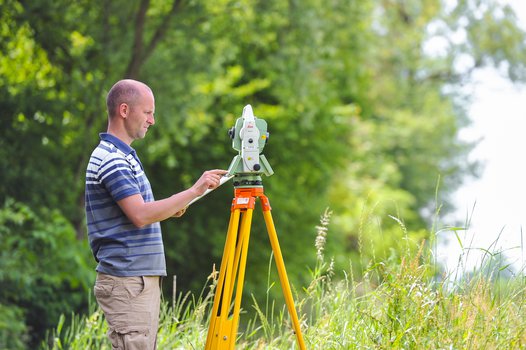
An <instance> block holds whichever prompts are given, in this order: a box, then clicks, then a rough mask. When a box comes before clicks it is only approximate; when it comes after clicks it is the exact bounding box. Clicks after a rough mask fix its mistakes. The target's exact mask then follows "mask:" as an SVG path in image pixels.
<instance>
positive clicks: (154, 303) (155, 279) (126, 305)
mask: <svg viewBox="0 0 526 350" xmlns="http://www.w3.org/2000/svg"><path fill="white" fill-rule="evenodd" d="M94 292H95V298H96V299H97V302H98V304H99V306H100V307H101V309H102V311H103V312H104V316H105V317H106V321H107V322H108V328H109V330H108V338H109V339H110V341H111V344H112V349H114V350H115V349H118V350H154V349H156V346H157V330H158V327H159V309H160V303H161V288H160V277H159V276H140V277H116V276H110V275H106V274H102V273H98V274H97V280H96V281H95V287H94Z"/></svg>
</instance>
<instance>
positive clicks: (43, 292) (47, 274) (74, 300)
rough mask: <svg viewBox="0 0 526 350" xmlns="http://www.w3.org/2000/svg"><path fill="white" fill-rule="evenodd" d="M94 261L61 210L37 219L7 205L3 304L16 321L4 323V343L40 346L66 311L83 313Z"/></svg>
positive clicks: (1, 248)
mask: <svg viewBox="0 0 526 350" xmlns="http://www.w3.org/2000/svg"><path fill="white" fill-rule="evenodd" d="M90 258H91V257H90V256H89V254H88V253H87V252H86V246H85V245H84V244H83V242H79V241H77V240H76V239H75V233H74V230H73V229H72V227H71V224H70V223H69V222H68V221H67V220H66V219H65V218H64V217H63V216H62V215H60V213H59V212H58V211H57V210H47V209H42V210H41V211H40V212H39V213H38V214H37V213H35V212H34V211H33V210H31V209H30V208H29V207H28V206H26V205H24V204H22V203H17V202H15V201H13V200H7V201H6V202H5V203H4V206H3V207H2V208H1V209H0V283H1V284H2V290H1V291H0V305H2V306H1V308H2V310H5V312H6V314H5V315H6V317H8V316H9V315H10V316H11V317H12V318H11V319H10V321H9V322H7V320H6V319H3V320H2V327H1V328H2V332H1V335H2V339H1V340H0V343H2V344H6V346H7V347H8V348H13V349H22V348H23V346H22V345H24V344H25V343H26V344H33V345H34V344H35V342H37V341H39V340H40V339H42V337H43V334H44V332H45V330H46V329H48V328H50V327H51V326H53V325H55V324H56V321H57V319H58V317H59V316H60V314H61V313H62V312H63V311H64V310H65V309H69V310H72V311H75V312H80V311H82V310H83V309H84V308H85V306H86V301H85V297H84V296H85V295H87V292H88V290H89V288H90V285H91V280H92V279H93V273H92V267H91V266H88V264H87V261H89V259H90ZM2 317H4V312H2ZM11 321H13V322H11ZM29 330H31V332H29Z"/></svg>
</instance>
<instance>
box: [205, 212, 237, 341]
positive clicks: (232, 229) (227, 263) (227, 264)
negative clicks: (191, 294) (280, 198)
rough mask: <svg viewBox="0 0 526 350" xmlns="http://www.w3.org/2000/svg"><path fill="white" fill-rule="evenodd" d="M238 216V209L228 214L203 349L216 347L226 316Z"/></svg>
mask: <svg viewBox="0 0 526 350" xmlns="http://www.w3.org/2000/svg"><path fill="white" fill-rule="evenodd" d="M239 217H240V210H235V211H233V212H232V213H231V215H230V222H229V224H228V231H227V235H226V242H225V247H224V250H223V258H222V260H221V267H220V269H219V279H218V281H217V285H216V290H215V296H214V304H213V307H212V314H211V316H210V325H209V328H208V335H207V338H206V347H205V349H214V348H217V343H218V337H219V334H220V330H221V328H222V326H223V325H224V323H225V322H226V317H227V316H228V315H227V313H228V309H227V310H226V311H225V305H227V306H226V308H228V305H230V299H231V297H232V293H231V291H229V290H228V289H229V287H230V279H231V277H230V275H231V274H232V265H233V257H234V254H233V251H234V247H235V244H236V240H237V237H238V227H239ZM225 282H226V283H225ZM225 289H226V290H225ZM226 299H228V300H226ZM220 308H221V310H220Z"/></svg>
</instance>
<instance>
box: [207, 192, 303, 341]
mask: <svg viewBox="0 0 526 350" xmlns="http://www.w3.org/2000/svg"><path fill="white" fill-rule="evenodd" d="M260 184H261V182H259V183H258V185H260ZM234 185H235V183H234ZM249 186H250V185H249ZM256 198H259V199H260V201H261V206H262V209H263V216H264V219H265V225H266V227H267V231H268V235H269V238H270V244H271V246H272V251H273V253H274V259H275V262H276V266H277V269H278V274H279V279H280V283H281V287H282V289H283V294H284V296H285V302H286V304H287V308H288V311H289V315H290V317H291V319H292V325H293V328H294V332H295V334H296V339H297V341H298V345H299V348H300V349H301V350H305V343H304V341H303V336H302V334H301V329H300V324H299V320H298V315H297V314H296V309H295V307H294V300H293V298H292V292H291V290H290V284H289V279H288V277H287V271H286V270H285V264H284V262H283V256H282V255H281V250H280V247H279V242H278V237H277V233H276V229H275V227H274V222H273V220H272V215H271V213H270V210H271V208H270V203H269V200H268V198H267V197H266V196H265V195H264V193H263V186H255V187H236V188H235V197H234V199H233V201H232V209H231V215H230V222H229V224H228V231H227V236H226V242H225V248H224V251H223V258H222V260H221V268H220V270H219V280H218V283H217V286H216V294H215V297H214V304H213V307H212V315H211V318H210V326H209V328H208V335H207V338H206V347H205V349H206V350H215V349H217V350H226V349H234V346H235V342H236V335H237V328H238V325H239V311H240V308H241V297H242V292H243V282H244V278H245V267H246V262H247V252H248V242H249V238H250V226H251V223H252V212H253V211H254V207H255V203H256ZM236 279H237V284H235V282H236ZM234 285H235V287H236V295H235V299H234V309H233V312H232V316H231V317H230V316H229V312H230V307H231V302H232V296H233V294H234Z"/></svg>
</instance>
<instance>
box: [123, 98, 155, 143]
mask: <svg viewBox="0 0 526 350" xmlns="http://www.w3.org/2000/svg"><path fill="white" fill-rule="evenodd" d="M128 107H129V113H128V116H127V118H126V121H125V127H126V132H127V134H128V136H129V138H130V140H132V141H133V140H137V139H142V138H144V137H145V136H146V132H147V131H148V128H149V127H150V126H151V125H153V124H155V117H154V113H155V99H154V97H153V95H152V93H151V92H149V91H144V92H143V93H142V95H141V97H140V98H138V99H137V101H136V102H135V103H134V104H133V105H130V106H128Z"/></svg>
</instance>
